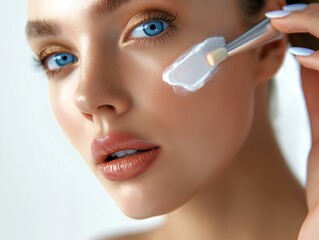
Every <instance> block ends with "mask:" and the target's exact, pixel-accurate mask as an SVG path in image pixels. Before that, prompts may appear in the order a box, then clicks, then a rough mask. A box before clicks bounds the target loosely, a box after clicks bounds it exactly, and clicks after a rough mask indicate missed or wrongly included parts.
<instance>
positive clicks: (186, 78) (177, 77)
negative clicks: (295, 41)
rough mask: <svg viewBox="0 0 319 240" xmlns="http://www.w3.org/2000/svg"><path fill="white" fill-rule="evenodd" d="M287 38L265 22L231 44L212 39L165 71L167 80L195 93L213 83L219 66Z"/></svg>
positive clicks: (219, 39) (267, 20) (218, 38)
mask: <svg viewBox="0 0 319 240" xmlns="http://www.w3.org/2000/svg"><path fill="white" fill-rule="evenodd" d="M283 35H284V34H283V33H281V32H279V31H277V30H276V29H275V28H273V27H272V25H271V23H270V20H269V19H268V18H265V19H263V20H261V21H260V22H258V23H257V24H256V25H255V26H253V27H252V28H251V29H250V30H248V31H246V32H245V33H243V34H242V35H241V36H240V37H238V38H237V39H235V40H234V41H232V42H230V43H229V44H226V42H225V39H224V38H223V37H220V36H219V37H218V36H217V37H210V38H208V39H206V40H204V41H203V42H200V43H198V44H196V45H194V46H193V47H192V48H190V49H189V50H187V51H186V52H184V53H183V54H182V55H181V56H180V57H178V58H177V60H175V61H174V63H173V64H171V65H170V66H169V67H168V68H166V70H165V71H164V73H163V80H164V81H165V82H166V83H168V84H169V85H170V86H173V87H177V88H178V89H179V88H182V89H184V90H186V91H190V92H195V91H197V90H198V89H200V88H202V87H203V86H204V85H205V84H206V83H207V82H208V81H210V80H211V79H212V77H213V75H214V74H215V73H216V70H217V65H218V64H219V63H221V62H222V61H224V60H225V59H227V58H228V57H230V56H233V55H235V54H238V53H242V52H244V51H247V50H250V49H252V48H255V47H258V46H261V45H264V44H266V43H270V42H272V41H275V40H279V39H280V38H282V37H283Z"/></svg>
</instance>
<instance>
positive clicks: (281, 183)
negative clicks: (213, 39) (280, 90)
mask: <svg viewBox="0 0 319 240" xmlns="http://www.w3.org/2000/svg"><path fill="white" fill-rule="evenodd" d="M93 2H96V0H92V1H85V0H67V1H65V0H54V1H53V0H45V1H43V0H29V1H28V20H36V19H42V18H45V19H48V20H54V21H56V22H57V23H58V24H59V26H60V28H61V35H59V36H50V37H41V38H34V37H30V38H29V43H30V46H31V48H32V49H33V51H34V52H35V53H39V52H41V51H43V49H45V48H46V47H48V46H49V45H54V46H55V48H57V49H59V51H63V52H65V51H67V52H70V53H72V54H74V55H76V56H77V57H78V59H79V61H78V62H77V63H75V64H73V65H72V66H71V67H70V68H69V69H68V70H67V71H65V72H63V73H59V74H57V75H55V76H54V77H52V78H51V79H50V80H49V94H50V99H51V103H52V109H53V112H54V114H55V116H56V119H57V121H58V123H59V124H60V126H61V128H62V129H63V131H64V132H65V134H66V136H67V137H68V139H69V140H70V141H71V143H72V144H73V145H74V146H75V148H76V149H77V150H78V151H79V152H80V154H81V155H82V157H83V159H84V160H85V161H86V162H87V164H88V166H89V167H90V169H91V170H92V171H93V172H94V174H95V175H96V176H97V178H98V179H99V180H100V182H101V184H102V185H103V186H104V187H105V189H106V190H107V191H108V192H109V193H110V194H111V196H112V197H113V198H114V199H115V201H116V202H117V204H118V205H119V207H120V208H121V210H122V211H123V212H124V213H125V214H126V215H128V216H129V217H132V218H137V219H142V218H148V217H152V216H157V215H162V214H168V215H167V223H166V224H165V225H164V226H162V227H161V228H159V229H158V230H155V231H152V232H150V233H145V234H142V235H137V236H125V237H121V238H118V239H186V240H187V239H198V236H201V237H200V239H234V236H237V238H236V239H245V240H247V239H248V240H249V239H296V238H297V236H298V232H299V228H300V226H301V224H302V222H303V220H304V218H305V217H306V214H307V209H306V199H305V197H304V193H303V190H302V188H301V187H300V186H299V184H298V183H297V181H296V180H295V178H294V176H293V175H292V174H291V172H290V171H289V169H288V168H287V166H286V164H285V162H284V159H283V157H282V155H281V153H280V151H279V149H278V146H277V143H276V140H275V138H274V134H273V133H272V129H271V125H270V120H269V118H268V114H267V101H268V98H267V96H268V90H267V89H268V88H267V84H268V81H269V79H271V77H272V76H273V75H274V74H275V73H276V71H277V70H278V68H279V67H280V64H281V61H282V58H283V56H284V52H285V50H286V46H287V40H286V38H285V39H283V40H281V41H278V42H276V43H272V44H268V45H266V46H264V47H260V48H258V49H254V50H252V51H249V52H246V53H243V54H240V55H237V56H234V57H232V58H231V59H228V60H227V61H225V62H224V63H223V64H222V65H221V66H220V69H219V71H218V73H217V75H216V76H215V77H214V79H212V81H210V82H209V83H208V84H207V85H206V86H205V87H204V88H203V89H201V90H199V91H198V92H196V93H193V94H186V95H180V94H176V93H175V92H174V90H173V89H172V88H171V87H169V86H168V85H167V84H166V83H164V82H163V81H162V77H161V75H162V72H163V71H164V69H165V68H166V67H167V66H168V65H170V64H171V63H172V62H173V61H174V60H175V59H176V57H177V56H179V55H180V54H181V53H182V52H183V51H185V50H186V49H188V48H189V47H191V46H192V45H193V44H195V43H197V42H200V41H202V40H204V39H206V38H207V37H209V36H212V35H223V36H225V37H226V39H228V40H230V39H233V38H234V37H236V36H238V35H239V34H240V33H241V32H243V31H244V29H246V28H247V22H245V21H244V20H243V18H242V13H241V12H240V10H239V7H238V6H237V4H236V3H237V1H235V0H225V1H217V0H216V1H212V0H201V1H198V0H196V1H195V0H183V1H180V0H174V1H169V0H152V1H144V0H138V1H136V2H135V3H134V4H127V5H125V6H123V7H121V8H119V9H118V10H116V11H115V12H114V13H112V14H111V15H109V16H107V17H105V18H103V19H102V20H100V21H98V22H97V21H96V19H91V18H90V15H89V14H88V11H89V9H90V5H91V4H92V3H93ZM283 5H284V2H283V1H281V0H278V1H269V2H268V3H267V5H266V7H265V9H264V11H270V10H276V9H280V8H281V7H282V6H283ZM154 8H156V9H160V10H162V11H165V12H168V13H170V14H171V15H173V16H174V15H175V14H177V19H176V25H177V26H178V29H169V30H170V36H168V35H163V36H164V37H163V38H164V41H161V40H160V38H156V39H152V40H151V41H149V40H146V41H138V42H137V41H136V39H135V40H134V39H133V38H131V37H130V33H131V32H130V28H129V27H130V26H132V25H133V22H134V21H135V20H136V17H134V16H136V15H137V14H139V13H141V12H143V11H145V10H147V9H154ZM305 11H307V10H305ZM70 12H72V15H70ZM226 12H227V19H225V20H223V21H222V22H221V21H220V19H224V14H225V13H226ZM297 14H302V13H297ZM293 16H294V14H293V15H291V16H288V17H287V18H285V19H281V20H276V21H274V25H275V26H276V27H278V28H280V29H281V30H282V31H285V32H290V31H294V29H293V27H292V26H294V27H296V26H297V25H296V24H295V22H296V21H297V20H296V19H292V20H291V22H289V19H291V18H293ZM132 17H133V18H132ZM308 17H309V16H308ZM305 18H307V16H306V17H305ZM287 19H288V20H287ZM285 21H286V22H285ZM303 21H304V22H307V19H304V20H303ZM317 21H318V19H317ZM75 23H76V24H75ZM285 24H286V25H285ZM199 26H200V27H199ZM305 26H306V24H305ZM305 26H301V27H300V28H298V29H297V31H303V30H304V31H307V30H308V28H306V27H305ZM309 26H310V25H309ZM311 26H315V25H311ZM289 27H290V28H289ZM167 31H168V30H167ZM308 31H309V30H308ZM316 36H317V35H316ZM313 58H314V60H305V59H299V60H300V61H301V62H302V63H303V64H305V65H306V66H308V67H309V65H310V67H313V66H315V67H317V64H315V63H314V62H316V63H317V62H318V55H315V56H314V57H313ZM307 59H309V58H307ZM307 61H309V62H311V63H312V65H311V64H310V63H308V62H307ZM234 66H236V67H235V68H234ZM313 68H314V67H313ZM229 69H231V71H229ZM317 70H318V69H317ZM316 74H317V75H318V73H317V72H310V70H304V72H303V76H304V77H305V78H309V79H310V78H312V79H314V78H315V77H316ZM314 76H315V77H314ZM313 82H315V81H313ZM313 84H316V82H315V83H313ZM306 85H307V84H306ZM306 85H305V86H306ZM315 87H319V86H315ZM307 90H308V92H306V97H307V100H308V102H311V103H312V105H311V104H310V105H309V106H310V107H309V111H310V112H311V111H312V112H315V110H314V109H315V107H314V102H316V100H319V99H318V97H317V96H316V95H315V94H314V90H313V89H311V87H308V88H307ZM305 91H306V89H305ZM309 99H310V100H309ZM310 115H311V117H312V120H313V119H314V118H315V117H316V114H315V113H313V114H310ZM317 115H318V114H317ZM312 123H314V121H312ZM312 126H313V129H316V127H315V125H314V124H313V125H312ZM317 128H318V127H317ZM317 132H319V131H317ZM110 133H129V134H131V135H133V136H135V137H137V138H141V139H143V140H145V141H148V142H152V143H155V144H157V145H159V146H160V147H161V153H160V156H159V157H158V159H157V160H156V162H155V163H154V164H153V165H152V166H151V168H150V169H148V170H147V171H146V172H145V173H144V174H142V175H141V176H138V177H136V178H133V179H130V180H127V181H121V182H112V181H108V180H106V179H105V178H104V177H103V176H102V175H101V173H100V172H99V171H98V169H97V166H96V165H95V164H94V163H93V161H92V156H91V142H92V141H93V140H94V139H95V138H96V137H98V136H103V135H105V134H110ZM317 135H319V134H313V137H314V140H315V139H316V138H318V137H319V136H318V137H317ZM314 142H316V141H314ZM313 149H316V148H313ZM316 152H318V151H315V150H313V151H312V153H313V154H312V155H311V156H313V157H312V158H311V159H317V157H316V156H317V154H316ZM310 163H311V164H314V165H315V164H316V160H312V161H310ZM316 169H318V167H317V168H316ZM312 176H314V173H312V175H309V179H310V181H309V183H312V185H311V186H312V187H311V186H310V187H308V195H309V196H310V197H309V198H308V200H309V202H308V203H309V206H310V207H311V208H310V209H316V208H315V207H316V206H315V205H316V200H315V199H319V194H318V193H313V190H312V189H314V188H315V186H316V184H315V180H313V177H312ZM314 211H315V210H314ZM314 211H313V213H314ZM317 215H318V214H317ZM317 215H315V217H313V218H312V217H309V218H308V219H309V220H308V222H310V223H309V224H308V225H306V227H303V229H305V230H304V232H306V233H305V234H307V233H309V232H310V231H314V228H313V227H311V224H312V226H313V225H315V224H314V223H316V221H317V222H318V220H316V219H315V218H319V217H317ZM311 216H312V215H311ZM313 219H315V220H313ZM265 226H266V227H265ZM308 229H310V230H308ZM301 239H302V240H306V239H307V238H301ZM314 239H315V238H314Z"/></svg>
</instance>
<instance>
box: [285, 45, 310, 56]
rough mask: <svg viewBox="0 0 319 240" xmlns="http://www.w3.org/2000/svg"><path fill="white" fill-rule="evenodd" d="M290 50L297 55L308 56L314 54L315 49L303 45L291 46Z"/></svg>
mask: <svg viewBox="0 0 319 240" xmlns="http://www.w3.org/2000/svg"><path fill="white" fill-rule="evenodd" d="M289 52H291V53H292V54H294V55H296V56H302V57H307V56H310V55H312V54H313V53H314V52H315V51H314V50H312V49H309V48H303V47H291V48H289Z"/></svg>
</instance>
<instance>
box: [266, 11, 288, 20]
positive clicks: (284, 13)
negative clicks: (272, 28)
mask: <svg viewBox="0 0 319 240" xmlns="http://www.w3.org/2000/svg"><path fill="white" fill-rule="evenodd" d="M290 13H291V11H285V10H276V11H271V12H267V13H266V14H265V15H266V17H268V18H282V17H286V16H288V15H289V14H290Z"/></svg>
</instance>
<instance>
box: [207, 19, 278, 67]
mask: <svg viewBox="0 0 319 240" xmlns="http://www.w3.org/2000/svg"><path fill="white" fill-rule="evenodd" d="M283 35H284V34H283V33H281V32H279V31H278V30H276V29H275V28H274V27H272V26H271V24H270V20H269V19H268V18H265V19H263V20H262V21H260V22H259V23H257V24H256V25H255V26H254V27H253V28H251V29H250V30H248V31H247V32H245V33H244V34H242V35H241V36H240V37H238V38H237V39H235V40H234V41H232V42H230V43H229V44H227V45H226V46H225V47H220V48H218V49H215V50H213V51H211V52H209V53H208V54H207V61H208V63H209V64H210V65H211V66H216V65H217V64H219V63H221V62H222V61H224V60H226V59H227V58H228V57H231V56H234V55H236V54H238V53H242V52H245V51H248V50H251V49H253V48H256V47H259V46H261V45H264V44H267V43H270V42H273V41H276V40H279V39H281V38H282V37H283Z"/></svg>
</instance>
